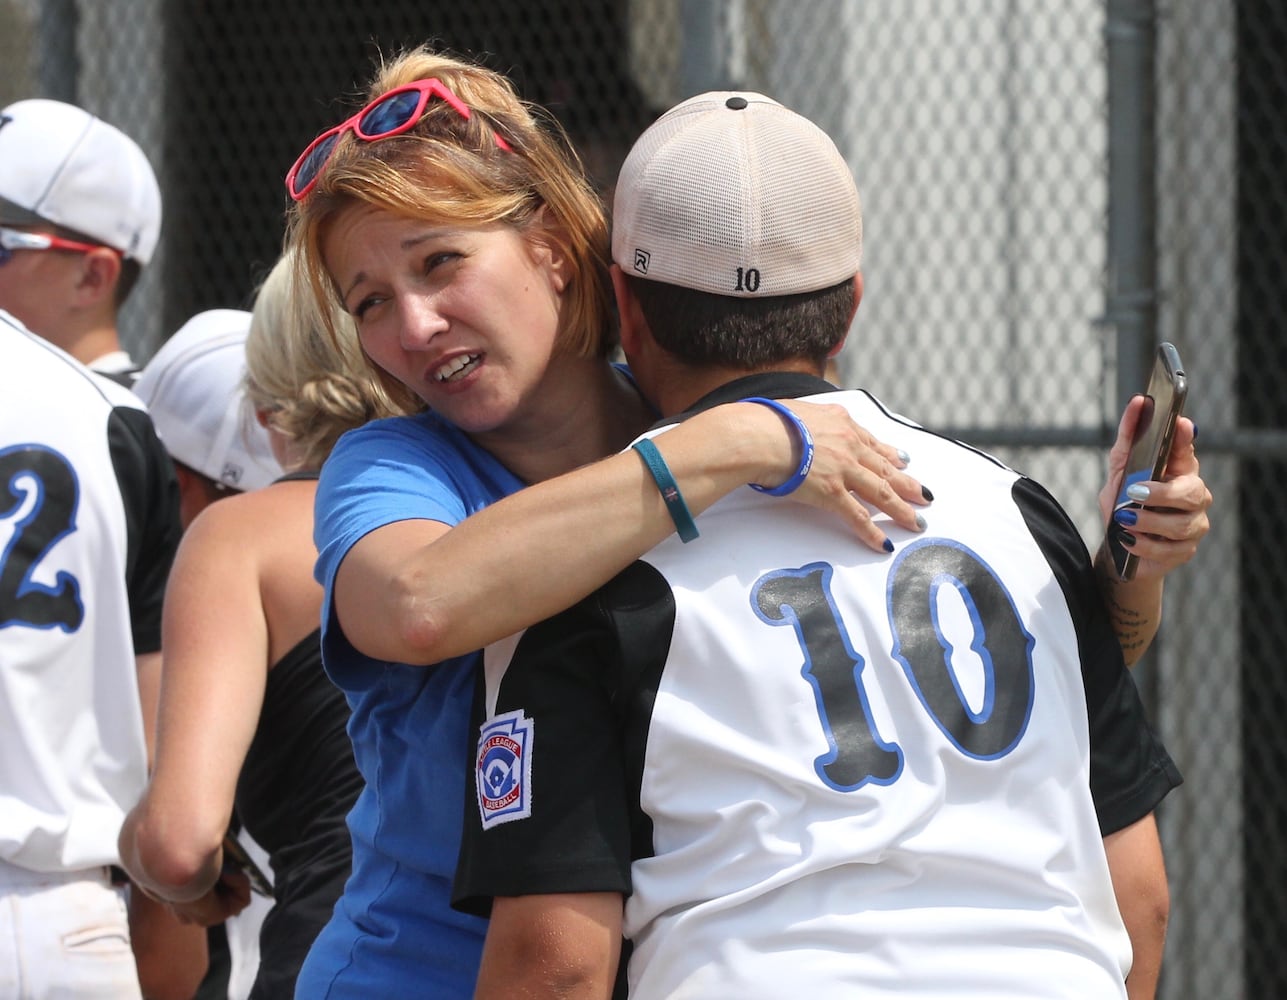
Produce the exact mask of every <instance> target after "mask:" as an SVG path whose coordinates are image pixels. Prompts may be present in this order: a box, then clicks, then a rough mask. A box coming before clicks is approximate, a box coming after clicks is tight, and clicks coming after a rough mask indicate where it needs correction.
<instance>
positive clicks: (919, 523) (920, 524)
mask: <svg viewBox="0 0 1287 1000" xmlns="http://www.w3.org/2000/svg"><path fill="white" fill-rule="evenodd" d="M927 527H928V525H927V524H926V523H925V518H923V517H921V516H920V515H919V514H917V515H916V530H917V531H924V530H925V529H926V528H927Z"/></svg>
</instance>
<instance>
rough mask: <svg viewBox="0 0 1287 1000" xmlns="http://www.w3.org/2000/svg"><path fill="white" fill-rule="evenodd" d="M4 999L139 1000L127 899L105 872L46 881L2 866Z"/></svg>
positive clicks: (0, 984) (0, 978) (0, 982)
mask: <svg viewBox="0 0 1287 1000" xmlns="http://www.w3.org/2000/svg"><path fill="white" fill-rule="evenodd" d="M0 997H4V998H5V1000H9V998H13V1000H80V998H86V1000H141V997H142V994H141V993H140V991H139V978H138V969H137V968H136V967H135V964H134V952H133V951H132V950H131V949H130V930H129V920H128V918H127V916H126V911H125V894H124V892H123V891H122V890H121V889H119V888H117V887H114V886H113V885H112V884H111V881H110V878H109V876H108V872H107V869H105V868H93V869H90V870H88V871H82V872H67V873H59V874H48V873H41V872H31V871H27V870H25V869H22V868H18V867H16V866H14V865H10V864H8V863H6V862H3V861H0Z"/></svg>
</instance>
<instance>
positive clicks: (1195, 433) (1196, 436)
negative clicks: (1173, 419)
mask: <svg viewBox="0 0 1287 1000" xmlns="http://www.w3.org/2000/svg"><path fill="white" fill-rule="evenodd" d="M1197 439H1198V422H1197V421H1196V420H1195V421H1194V422H1193V440H1194V441H1196V440H1197Z"/></svg>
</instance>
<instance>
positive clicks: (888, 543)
mask: <svg viewBox="0 0 1287 1000" xmlns="http://www.w3.org/2000/svg"><path fill="white" fill-rule="evenodd" d="M884 547H885V551H886V552H893V551H894V543H893V542H891V541H890V540H889V539H888V538H886V539H885V546H884Z"/></svg>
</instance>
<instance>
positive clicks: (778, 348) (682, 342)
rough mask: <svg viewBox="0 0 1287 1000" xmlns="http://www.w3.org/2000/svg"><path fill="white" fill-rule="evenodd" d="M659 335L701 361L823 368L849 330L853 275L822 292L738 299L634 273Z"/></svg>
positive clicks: (670, 347)
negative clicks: (806, 363) (789, 363)
mask: <svg viewBox="0 0 1287 1000" xmlns="http://www.w3.org/2000/svg"><path fill="white" fill-rule="evenodd" d="M626 277H627V280H628V281H629V282H630V288H631V290H632V291H633V292H634V294H635V297H636V298H638V300H639V307H640V309H641V310H642V311H643V315H644V319H646V320H647V321H648V326H649V327H650V328H651V330H652V335H653V338H654V339H655V340H656V341H657V343H658V344H660V345H661V346H662V347H664V348H665V349H666V350H667V351H669V352H670V353H671V354H673V355H674V356H675V357H676V358H678V359H679V360H680V361H683V362H685V363H686V364H690V365H693V366H695V367H707V366H718V367H722V368H736V369H741V370H744V371H754V370H757V369H760V368H765V367H768V366H770V365H774V364H781V363H782V362H784V361H794V360H799V359H807V360H809V361H811V362H813V363H815V364H816V365H818V366H819V367H820V368H821V366H822V365H824V364H825V363H826V359H827V355H828V354H829V353H830V352H831V349H832V348H833V347H835V346H836V344H838V343H839V342H840V341H841V340H842V339H843V338H844V336H845V334H846V333H847V332H848V329H849V319H850V316H851V314H852V310H853V304H854V297H853V278H847V279H845V280H844V281H842V282H840V284H838V285H832V286H831V287H830V288H823V289H820V290H819V291H816V292H802V293H800V294H798V295H773V296H766V297H764V298H758V299H739V298H733V297H731V296H728V295H715V294H713V293H711V292H699V291H695V290H693V289H691V288H681V287H679V286H678V285H669V284H665V283H663V282H659V281H647V280H645V279H643V278H636V277H634V276H633V275H627V276H626Z"/></svg>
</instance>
